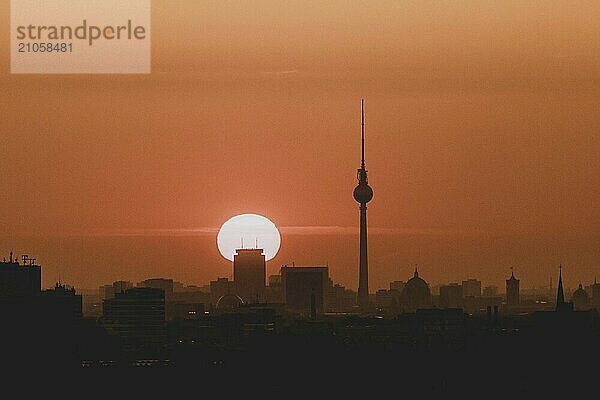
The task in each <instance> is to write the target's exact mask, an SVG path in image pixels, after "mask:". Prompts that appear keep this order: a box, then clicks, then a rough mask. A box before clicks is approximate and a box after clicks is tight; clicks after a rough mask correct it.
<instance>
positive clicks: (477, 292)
mask: <svg viewBox="0 0 600 400" xmlns="http://www.w3.org/2000/svg"><path fill="white" fill-rule="evenodd" d="M462 295H463V297H481V281H479V280H477V279H467V280H466V281H462Z"/></svg>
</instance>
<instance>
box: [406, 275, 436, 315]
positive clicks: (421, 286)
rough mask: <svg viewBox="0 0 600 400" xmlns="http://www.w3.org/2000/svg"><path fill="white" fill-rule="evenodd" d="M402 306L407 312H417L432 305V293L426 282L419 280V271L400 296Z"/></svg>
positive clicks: (407, 283)
mask: <svg viewBox="0 0 600 400" xmlns="http://www.w3.org/2000/svg"><path fill="white" fill-rule="evenodd" d="M400 299H401V301H402V305H403V307H404V308H405V310H406V311H415V310H417V309H418V308H423V307H426V306H428V305H430V304H431V291H430V290H429V285H428V284H427V282H425V280H423V279H422V278H419V271H417V269H415V274H414V276H413V277H412V278H410V279H409V280H408V282H406V285H404V289H403V290H402V294H401V295H400Z"/></svg>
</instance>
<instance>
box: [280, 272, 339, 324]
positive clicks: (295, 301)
mask: <svg viewBox="0 0 600 400" xmlns="http://www.w3.org/2000/svg"><path fill="white" fill-rule="evenodd" d="M328 284H329V269H328V268H327V267H324V266H314V267H300V266H294V267H288V266H283V267H281V285H282V288H283V300H284V303H285V305H286V307H287V308H288V309H291V310H295V311H300V312H304V313H307V312H311V311H312V312H314V313H322V312H323V311H324V310H325V307H326V304H325V294H326V292H327V288H328Z"/></svg>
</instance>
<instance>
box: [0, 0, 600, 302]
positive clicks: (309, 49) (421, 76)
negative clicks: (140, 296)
mask: <svg viewBox="0 0 600 400" xmlns="http://www.w3.org/2000/svg"><path fill="white" fill-rule="evenodd" d="M152 20H153V21H152V24H153V25H152V69H153V73H152V74H151V75H11V74H10V73H9V70H10V55H9V36H8V34H9V33H8V28H5V27H8V26H9V25H10V24H9V22H10V21H9V6H8V2H2V3H1V4H0V22H2V23H1V24H0V26H2V29H0V49H1V52H0V93H1V95H0V143H1V144H2V147H1V148H2V153H3V161H2V168H1V169H0V187H1V188H2V189H1V190H0V251H1V252H2V253H7V252H8V251H9V250H10V249H14V250H15V252H19V253H21V252H25V253H33V254H35V255H36V256H37V257H38V260H39V261H40V262H41V263H42V265H43V266H44V268H45V269H44V285H45V286H48V285H50V284H52V282H53V281H54V280H55V279H56V276H57V274H58V272H59V271H60V273H61V276H63V277H66V278H64V279H63V280H65V281H66V282H67V283H72V284H75V285H76V286H83V287H95V286H97V285H99V284H103V283H107V282H111V281H113V280H116V279H120V278H124V279H130V280H134V281H137V280H141V279H145V278H148V277H151V276H170V277H173V278H175V279H179V280H185V281H186V282H187V283H196V284H200V283H203V282H207V281H208V280H209V279H214V278H216V277H217V276H230V275H231V271H230V266H229V264H228V263H227V261H225V260H223V259H221V258H220V256H219V254H218V251H217V248H216V245H215V244H214V236H215V235H216V229H218V227H219V226H220V224H222V223H223V222H224V221H226V220H227V219H228V218H229V217H231V216H233V215H236V214H239V213H259V214H263V215H266V216H267V217H269V218H270V219H271V220H272V221H274V222H275V224H276V225H277V226H279V227H282V247H281V251H280V254H279V255H278V256H277V257H276V258H275V259H274V260H273V261H271V262H270V266H269V273H275V272H277V270H278V267H279V266H280V265H281V264H283V263H291V261H295V262H296V264H314V263H328V264H329V266H330V269H331V275H332V276H333V278H334V280H336V281H338V282H341V283H343V284H346V285H348V286H350V287H352V288H356V285H357V278H358V267H357V265H358V235H357V232H358V231H357V230H358V206H357V204H356V203H355V202H354V200H353V198H352V190H353V188H354V186H355V184H356V168H358V166H359V161H360V160H359V157H360V148H359V145H360V98H361V97H364V98H365V102H366V103H365V104H366V133H367V154H366V157H367V168H368V170H369V179H370V183H371V185H372V187H373V189H374V193H375V196H374V200H373V201H372V202H371V203H370V204H369V226H370V228H371V231H370V232H371V236H370V242H369V243H370V270H371V281H370V283H371V290H372V291H373V290H375V289H377V288H379V287H385V286H387V284H388V282H389V281H390V280H392V279H403V280H405V279H406V278H408V277H409V276H410V274H411V270H412V268H413V267H412V265H413V264H415V263H418V264H419V265H420V266H421V267H420V269H421V270H422V271H423V272H422V274H421V275H423V276H424V277H425V279H427V280H429V281H430V282H431V283H434V284H435V283H439V282H447V281H460V280H462V279H466V278H467V277H478V278H481V279H482V280H483V281H484V285H485V284H495V285H498V286H501V287H502V285H503V279H505V278H506V276H507V275H508V274H510V272H509V268H510V267H511V266H513V267H515V271H518V272H517V274H518V275H519V276H520V277H521V278H522V285H524V286H526V287H529V286H534V285H543V284H547V282H548V279H549V277H550V275H556V274H557V267H558V264H559V263H563V265H565V275H566V278H565V279H566V281H567V282H566V283H567V285H568V286H571V287H573V286H576V285H577V284H578V283H579V281H582V282H583V283H584V284H586V283H589V282H590V281H593V279H594V275H595V274H597V275H599V276H600V156H599V155H600V3H598V2H595V1H570V2H564V1H553V0H552V1H550V0H549V1H543V2H539V1H538V2H529V1H522V0H520V1H502V2H492V1H490V2H488V1H453V2H429V1H392V0H390V1H370V2H368V3H365V2H358V1H356V2H354V1H351V2H342V1H331V2H317V1H306V0H304V1H257V2H222V1H202V2H198V1H192V0H169V1H167V0H154V1H153V8H152ZM352 228H356V230H353V229H352ZM186 229H193V230H195V231H194V232H192V233H190V232H188V231H186ZM132 235H133V236H132ZM144 238H145V239H144ZM161 238H162V240H161ZM178 238H179V239H181V240H180V241H179V242H177V240H178ZM184 242H185V243H184ZM69 281H70V282H69Z"/></svg>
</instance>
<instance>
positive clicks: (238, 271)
mask: <svg viewBox="0 0 600 400" xmlns="http://www.w3.org/2000/svg"><path fill="white" fill-rule="evenodd" d="M265 279H266V262H265V255H264V254H263V249H237V250H236V254H234V256H233V282H234V284H235V291H236V294H238V295H239V296H240V297H241V298H242V299H243V300H244V302H245V303H254V302H258V301H262V300H263V299H264V294H265Z"/></svg>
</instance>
